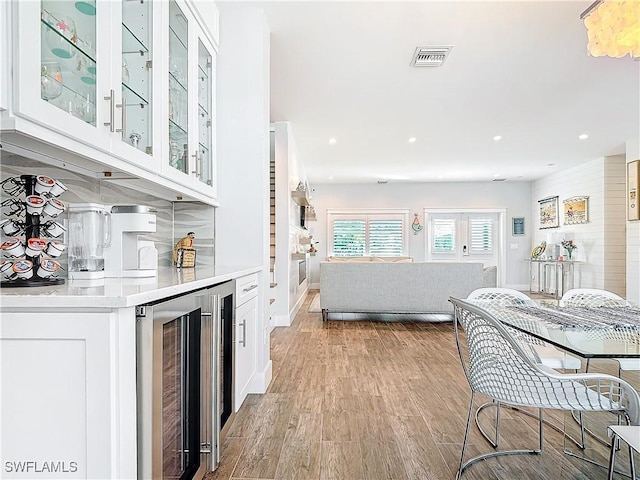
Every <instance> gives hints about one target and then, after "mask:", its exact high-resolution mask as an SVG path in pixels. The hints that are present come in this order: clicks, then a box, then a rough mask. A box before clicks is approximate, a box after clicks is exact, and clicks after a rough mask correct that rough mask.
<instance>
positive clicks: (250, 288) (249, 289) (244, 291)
mask: <svg viewBox="0 0 640 480" xmlns="http://www.w3.org/2000/svg"><path fill="white" fill-rule="evenodd" d="M256 288H258V285H256V284H254V285H251V286H250V287H247V288H243V289H242V291H243V293H247V292H250V291H251V290H254V289H256Z"/></svg>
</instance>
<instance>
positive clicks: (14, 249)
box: [0, 238, 24, 258]
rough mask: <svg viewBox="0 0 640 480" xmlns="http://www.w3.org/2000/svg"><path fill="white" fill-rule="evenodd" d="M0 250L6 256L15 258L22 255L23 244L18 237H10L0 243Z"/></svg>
mask: <svg viewBox="0 0 640 480" xmlns="http://www.w3.org/2000/svg"><path fill="white" fill-rule="evenodd" d="M0 250H2V251H3V252H4V253H5V255H7V256H8V257H13V258H16V257H22V256H23V255H24V245H23V244H22V242H21V241H20V239H19V238H10V239H9V240H7V241H6V242H4V243H3V244H2V245H0Z"/></svg>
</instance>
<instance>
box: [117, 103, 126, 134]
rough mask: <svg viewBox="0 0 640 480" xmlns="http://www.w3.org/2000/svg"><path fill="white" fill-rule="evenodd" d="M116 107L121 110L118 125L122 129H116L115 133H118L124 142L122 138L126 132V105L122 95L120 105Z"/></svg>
mask: <svg viewBox="0 0 640 480" xmlns="http://www.w3.org/2000/svg"><path fill="white" fill-rule="evenodd" d="M116 107H118V108H121V109H122V113H121V114H120V115H121V117H120V124H121V125H122V128H118V129H116V132H120V135H121V136H122V139H123V140H124V139H125V138H124V137H125V134H126V131H127V104H126V102H125V99H124V95H123V96H122V103H119V104H117V105H116Z"/></svg>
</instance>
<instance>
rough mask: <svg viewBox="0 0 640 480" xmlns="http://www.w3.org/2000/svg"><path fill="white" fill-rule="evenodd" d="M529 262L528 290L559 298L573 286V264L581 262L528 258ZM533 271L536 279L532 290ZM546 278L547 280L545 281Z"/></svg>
mask: <svg viewBox="0 0 640 480" xmlns="http://www.w3.org/2000/svg"><path fill="white" fill-rule="evenodd" d="M527 261H528V262H529V291H530V292H532V293H542V294H547V295H553V296H555V298H560V297H562V295H563V294H564V292H566V291H567V290H569V289H572V288H575V275H574V273H575V265H576V264H578V263H581V262H576V261H575V260H551V259H538V258H528V259H527ZM534 272H536V275H535V278H536V279H537V289H536V290H534V288H533V286H534V282H533V278H534ZM547 279H548V280H549V281H548V282H547Z"/></svg>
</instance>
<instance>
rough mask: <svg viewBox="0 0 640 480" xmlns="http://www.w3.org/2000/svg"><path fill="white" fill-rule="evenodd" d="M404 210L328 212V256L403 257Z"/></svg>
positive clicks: (406, 222)
mask: <svg viewBox="0 0 640 480" xmlns="http://www.w3.org/2000/svg"><path fill="white" fill-rule="evenodd" d="M408 219H409V212H408V211H398V210H394V211H389V212H384V211H372V212H345V211H329V212H328V220H329V222H328V223H329V239H330V243H331V246H332V251H331V252H330V255H333V256H336V257H363V256H377V257H401V256H405V255H407V252H408V247H407V230H406V226H407V225H408Z"/></svg>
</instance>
